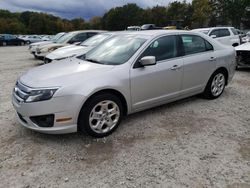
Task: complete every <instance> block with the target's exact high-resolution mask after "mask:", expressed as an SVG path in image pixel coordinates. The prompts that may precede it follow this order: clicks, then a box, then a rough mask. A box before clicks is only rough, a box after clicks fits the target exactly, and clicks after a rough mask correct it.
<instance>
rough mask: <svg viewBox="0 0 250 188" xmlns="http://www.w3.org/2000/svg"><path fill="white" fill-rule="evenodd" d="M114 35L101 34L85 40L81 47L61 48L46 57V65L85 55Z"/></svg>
mask: <svg viewBox="0 0 250 188" xmlns="http://www.w3.org/2000/svg"><path fill="white" fill-rule="evenodd" d="M114 34H115V33H114V32H113V33H107V32H104V33H102V32H101V33H100V34H97V35H95V36H93V37H91V38H89V39H87V40H85V41H84V42H82V43H81V44H79V45H69V46H65V47H62V48H59V49H57V50H55V51H53V52H51V53H49V54H48V55H46V57H45V58H44V64H46V63H50V62H51V61H53V60H62V59H65V58H69V57H73V56H77V55H83V54H85V53H86V52H88V51H89V50H91V49H92V48H94V47H95V46H97V45H99V44H100V43H102V42H103V41H104V40H106V39H107V38H109V37H111V36H112V35H114Z"/></svg>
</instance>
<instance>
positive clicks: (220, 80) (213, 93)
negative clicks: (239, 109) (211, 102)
mask: <svg viewBox="0 0 250 188" xmlns="http://www.w3.org/2000/svg"><path fill="white" fill-rule="evenodd" d="M225 86H226V76H225V73H224V72H223V71H216V72H215V73H214V74H213V75H212V76H211V78H210V79H209V81H208V83H207V86H206V89H205V91H204V93H203V95H204V96H205V97H206V98H208V99H216V98H218V97H219V96H221V94H222V93H223V91H224V89H225Z"/></svg>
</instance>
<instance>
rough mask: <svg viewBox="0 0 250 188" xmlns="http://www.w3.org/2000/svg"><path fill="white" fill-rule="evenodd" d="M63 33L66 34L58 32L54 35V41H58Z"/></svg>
mask: <svg viewBox="0 0 250 188" xmlns="http://www.w3.org/2000/svg"><path fill="white" fill-rule="evenodd" d="M63 35H65V33H58V34H56V35H55V36H54V37H52V39H51V40H52V41H53V42H56V41H57V40H58V39H59V38H61V37H62V36H63Z"/></svg>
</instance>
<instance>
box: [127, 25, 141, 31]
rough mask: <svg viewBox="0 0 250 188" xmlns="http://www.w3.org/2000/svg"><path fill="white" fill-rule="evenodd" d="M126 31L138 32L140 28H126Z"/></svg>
mask: <svg viewBox="0 0 250 188" xmlns="http://www.w3.org/2000/svg"><path fill="white" fill-rule="evenodd" d="M126 30H127V31H140V30H141V27H140V26H128V27H127V29H126Z"/></svg>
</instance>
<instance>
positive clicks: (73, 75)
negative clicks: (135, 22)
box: [12, 30, 235, 137]
mask: <svg viewBox="0 0 250 188" xmlns="http://www.w3.org/2000/svg"><path fill="white" fill-rule="evenodd" d="M69 62H70V63H69ZM234 71H235V50H234V48H233V47H227V46H223V45H222V44H220V43H218V42H216V41H215V40H213V39H211V38H210V37H208V36H206V35H203V34H201V33H195V32H188V31H164V30H153V31H139V32H127V33H121V34H119V35H116V36H113V37H111V38H109V39H108V40H106V41H105V42H103V43H102V44H100V45H99V46H97V47H96V48H94V49H92V50H91V51H89V52H88V53H87V54H86V55H84V56H81V57H75V58H69V59H65V60H62V61H58V62H56V63H52V64H48V65H43V66H40V67H36V68H33V69H31V70H30V71H28V72H27V73H25V74H24V75H22V76H21V77H20V78H19V79H18V81H17V83H16V86H15V88H14V92H13V100H12V102H13V105H14V108H15V109H16V111H17V115H18V116H17V117H18V120H19V122H20V123H21V124H22V125H23V126H25V127H27V128H29V129H32V130H35V131H39V132H43V133H53V134H61V133H70V132H75V131H77V130H82V131H86V132H87V133H88V134H90V135H92V136H94V137H104V136H107V135H109V134H111V133H112V132H113V131H114V130H115V129H116V128H117V127H118V125H119V123H120V121H121V119H122V116H124V115H127V114H131V113H135V112H138V111H141V110H145V109H148V108H152V107H155V106H158V105H162V104H165V103H168V102H172V101H176V100H179V99H182V98H185V97H189V96H192V95H196V94H201V93H202V94H203V95H204V96H205V97H206V98H208V99H215V98H217V97H219V96H220V95H221V94H222V93H223V91H224V88H225V86H226V85H227V84H228V83H229V82H230V81H231V80H232V78H233V75H234Z"/></svg>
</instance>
